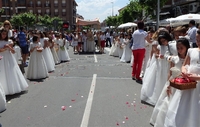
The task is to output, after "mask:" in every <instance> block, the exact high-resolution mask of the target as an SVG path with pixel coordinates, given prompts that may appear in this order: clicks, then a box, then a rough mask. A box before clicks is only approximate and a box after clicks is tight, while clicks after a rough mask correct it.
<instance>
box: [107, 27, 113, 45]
mask: <svg viewBox="0 0 200 127" xmlns="http://www.w3.org/2000/svg"><path fill="white" fill-rule="evenodd" d="M108 43H109V46H110V47H111V46H112V45H111V40H110V32H109V31H108V30H107V32H106V47H108Z"/></svg>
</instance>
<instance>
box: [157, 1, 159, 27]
mask: <svg viewBox="0 0 200 127" xmlns="http://www.w3.org/2000/svg"><path fill="white" fill-rule="evenodd" d="M159 25H160V0H157V29H158V28H159Z"/></svg>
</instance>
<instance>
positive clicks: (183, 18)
mask: <svg viewBox="0 0 200 127" xmlns="http://www.w3.org/2000/svg"><path fill="white" fill-rule="evenodd" d="M190 20H194V21H195V22H196V23H200V14H185V15H180V16H178V17H176V18H174V19H172V20H171V21H170V25H171V26H179V25H185V24H189V22H190Z"/></svg>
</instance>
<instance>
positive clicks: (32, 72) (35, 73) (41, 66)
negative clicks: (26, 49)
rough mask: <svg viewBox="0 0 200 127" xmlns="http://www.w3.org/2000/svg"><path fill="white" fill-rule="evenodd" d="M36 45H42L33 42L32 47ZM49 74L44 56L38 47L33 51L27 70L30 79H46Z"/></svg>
mask: <svg viewBox="0 0 200 127" xmlns="http://www.w3.org/2000/svg"><path fill="white" fill-rule="evenodd" d="M34 47H42V45H41V43H39V42H38V43H31V44H30V49H32V48H34ZM48 76H49V74H48V70H47V66H46V63H45V60H44V57H43V55H42V53H41V52H38V51H37V50H36V49H35V50H34V51H33V52H31V55H30V62H29V66H28V71H27V76H26V77H27V78H28V79H44V78H47V77H48Z"/></svg>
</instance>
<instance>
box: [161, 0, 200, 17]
mask: <svg viewBox="0 0 200 127" xmlns="http://www.w3.org/2000/svg"><path fill="white" fill-rule="evenodd" d="M188 13H200V0H168V2H167V3H166V4H165V6H164V7H163V8H162V9H161V17H162V19H165V18H171V17H177V16H179V15H183V14H188Z"/></svg>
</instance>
